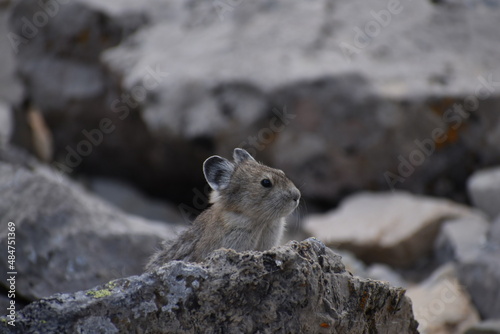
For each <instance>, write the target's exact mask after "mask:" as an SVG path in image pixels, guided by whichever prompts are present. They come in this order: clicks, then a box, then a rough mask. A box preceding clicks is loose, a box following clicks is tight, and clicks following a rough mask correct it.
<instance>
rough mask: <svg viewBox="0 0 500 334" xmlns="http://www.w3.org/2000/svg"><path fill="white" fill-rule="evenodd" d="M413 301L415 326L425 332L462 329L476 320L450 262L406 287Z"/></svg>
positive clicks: (470, 304) (445, 331) (454, 331)
mask: <svg viewBox="0 0 500 334" xmlns="http://www.w3.org/2000/svg"><path fill="white" fill-rule="evenodd" d="M407 294H408V296H409V297H410V298H411V300H412V302H413V311H414V313H415V318H416V319H417V321H418V323H419V327H418V330H419V332H420V333H422V334H428V333H436V334H437V333H463V332H464V331H465V330H466V329H467V328H469V327H470V326H472V325H474V324H476V323H477V322H478V321H479V315H478V313H477V311H476V309H475V307H474V305H473V304H472V302H471V300H470V297H469V295H468V293H467V291H466V290H464V289H463V288H462V287H461V285H460V282H459V281H458V278H457V273H456V270H455V268H454V267H453V265H451V264H448V265H446V266H443V267H441V268H439V269H438V270H436V272H434V273H433V274H432V275H431V276H430V277H429V278H428V279H426V280H425V281H424V282H422V283H420V284H419V285H418V286H415V287H411V288H409V289H408V291H407Z"/></svg>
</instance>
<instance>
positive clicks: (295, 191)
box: [290, 188, 300, 202]
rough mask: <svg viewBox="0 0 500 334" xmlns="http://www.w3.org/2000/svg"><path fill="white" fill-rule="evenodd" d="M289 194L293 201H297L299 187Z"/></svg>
mask: <svg viewBox="0 0 500 334" xmlns="http://www.w3.org/2000/svg"><path fill="white" fill-rule="evenodd" d="M290 195H291V197H292V200H293V201H294V202H298V201H299V199H300V191H299V189H297V188H295V189H293V190H292V191H291V193H290Z"/></svg>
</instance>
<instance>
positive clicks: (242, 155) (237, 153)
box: [233, 148, 255, 164]
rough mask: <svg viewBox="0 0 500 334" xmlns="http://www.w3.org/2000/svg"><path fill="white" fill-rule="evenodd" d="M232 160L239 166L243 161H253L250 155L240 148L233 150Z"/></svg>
mask: <svg viewBox="0 0 500 334" xmlns="http://www.w3.org/2000/svg"><path fill="white" fill-rule="evenodd" d="M233 159H234V162H235V163H236V164H239V163H240V162H242V161H245V160H253V161H255V159H254V158H253V157H252V156H251V155H250V153H248V152H247V151H245V150H244V149H242V148H235V149H234V152H233Z"/></svg>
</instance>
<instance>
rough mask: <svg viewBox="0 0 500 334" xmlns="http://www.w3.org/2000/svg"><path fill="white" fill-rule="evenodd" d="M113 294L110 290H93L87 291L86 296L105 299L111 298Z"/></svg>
mask: <svg viewBox="0 0 500 334" xmlns="http://www.w3.org/2000/svg"><path fill="white" fill-rule="evenodd" d="M112 294H113V292H111V290H109V289H101V290H91V291H87V293H86V295H87V296H92V297H94V298H103V297H108V296H111V295H112Z"/></svg>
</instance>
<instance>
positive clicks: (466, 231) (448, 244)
mask: <svg viewBox="0 0 500 334" xmlns="http://www.w3.org/2000/svg"><path fill="white" fill-rule="evenodd" d="M489 229H490V223H489V222H488V221H486V219H485V218H484V217H483V216H482V215H476V216H470V217H466V218H459V219H453V220H449V221H447V222H445V223H444V224H443V226H442V227H441V231H440V232H439V236H438V237H437V239H436V243H435V246H434V254H435V256H436V259H437V260H438V261H439V262H440V263H445V262H448V261H466V260H467V259H469V258H475V257H476V256H477V255H478V254H479V252H480V249H481V248H482V247H484V246H485V245H486V238H487V233H488V230H489Z"/></svg>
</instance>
